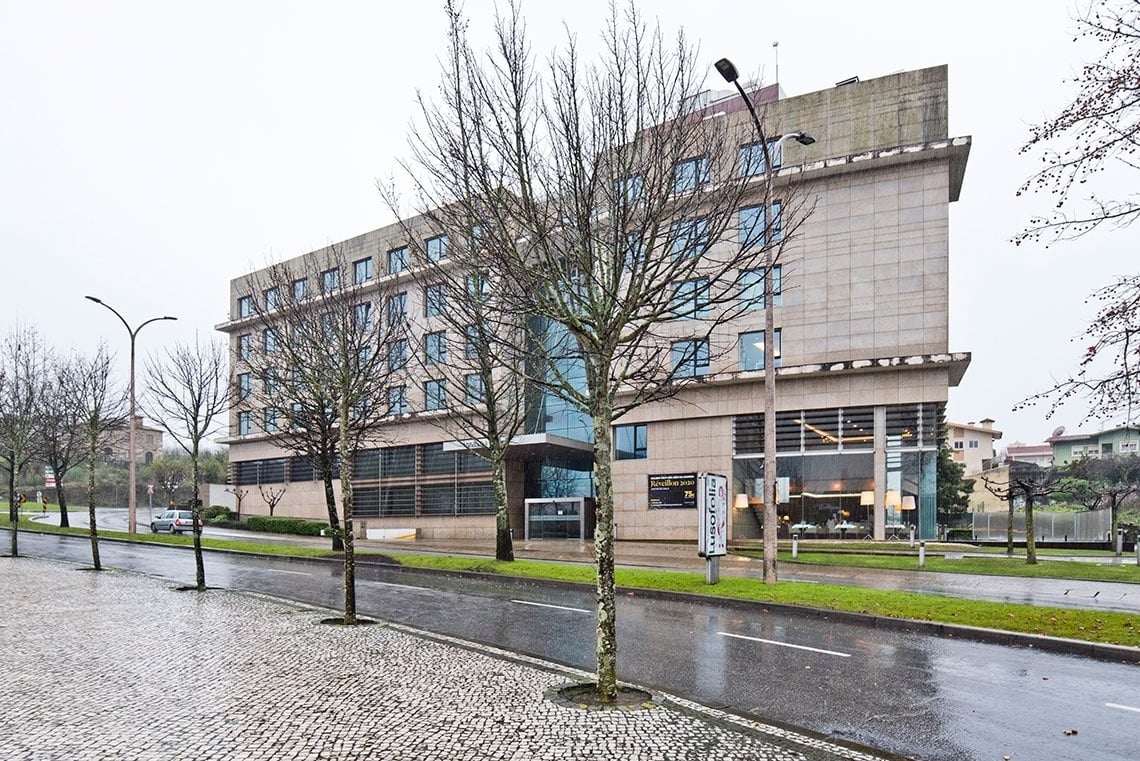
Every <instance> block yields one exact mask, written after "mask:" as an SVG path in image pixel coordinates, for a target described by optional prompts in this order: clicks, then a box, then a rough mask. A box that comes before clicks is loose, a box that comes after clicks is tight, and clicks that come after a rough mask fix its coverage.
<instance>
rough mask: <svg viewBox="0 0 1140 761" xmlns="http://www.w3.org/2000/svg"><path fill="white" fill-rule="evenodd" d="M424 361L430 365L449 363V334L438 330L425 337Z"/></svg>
mask: <svg viewBox="0 0 1140 761" xmlns="http://www.w3.org/2000/svg"><path fill="white" fill-rule="evenodd" d="M424 360H425V361H426V362H427V364H429V365H442V364H443V363H445V362H447V332H446V331H443V330H437V331H435V332H434V333H428V334H427V335H425V336H424Z"/></svg>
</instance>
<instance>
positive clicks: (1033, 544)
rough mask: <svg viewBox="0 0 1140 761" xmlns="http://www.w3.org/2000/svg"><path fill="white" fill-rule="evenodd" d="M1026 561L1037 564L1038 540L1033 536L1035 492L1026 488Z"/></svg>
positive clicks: (1028, 563)
mask: <svg viewBox="0 0 1140 761" xmlns="http://www.w3.org/2000/svg"><path fill="white" fill-rule="evenodd" d="M1025 563H1026V565H1037V540H1036V538H1034V536H1033V492H1032V490H1030V489H1026V490H1025Z"/></svg>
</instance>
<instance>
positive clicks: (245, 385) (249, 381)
mask: <svg viewBox="0 0 1140 761" xmlns="http://www.w3.org/2000/svg"><path fill="white" fill-rule="evenodd" d="M251 394H253V376H252V375H250V374H249V373H239V374H238V399H248V398H249V397H250V395H251Z"/></svg>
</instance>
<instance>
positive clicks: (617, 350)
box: [407, 4, 806, 702]
mask: <svg viewBox="0 0 1140 761" xmlns="http://www.w3.org/2000/svg"><path fill="white" fill-rule="evenodd" d="M448 10H449V14H450V29H451V51H450V56H451V63H450V66H449V67H448V69H447V71H446V74H445V77H444V80H445V81H444V84H443V87H442V88H441V94H440V96H439V101H438V102H433V101H428V100H427V99H424V100H423V102H422V105H423V122H424V123H423V125H422V126H421V127H420V128H419V129H418V130H417V131H416V133H415V136H414V137H413V154H414V155H413V158H412V160H411V161H410V162H409V164H408V166H407V169H408V174H409V175H410V176H411V178H412V181H413V182H415V183H416V190H417V196H418V198H419V200H420V203H421V205H422V207H423V209H422V213H423V214H425V216H427V217H429V218H431V219H432V220H433V222H435V223H436V224H437V225H439V226H441V227H443V229H445V230H447V231H448V234H449V235H454V236H456V237H457V238H458V239H460V240H464V239H466V238H467V237H468V236H471V237H473V238H475V239H476V241H477V245H466V246H457V247H455V250H454V258H455V259H456V266H457V267H458V269H459V270H460V271H462V272H469V273H479V272H489V273H493V275H494V277H495V279H496V285H497V287H498V288H499V289H500V291H501V294H502V298H503V299H504V300H506V302H505V306H504V308H503V309H502V311H503V312H504V313H511V314H514V315H518V316H520V317H522V318H526V319H527V320H529V321H530V324H531V326H532V340H531V341H530V342H529V346H528V349H530V350H531V351H532V352H534V353H535V354H536V355H537V357H536V359H537V361H535V362H533V363H532V364H533V366H534V367H535V368H536V370H535V371H534V372H531V373H529V374H528V380H529V381H530V382H531V383H533V384H538V385H539V386H540V387H541V388H542V389H544V390H546V391H548V392H551V393H554V394H557V395H559V396H560V397H562V398H563V399H565V400H567V401H569V402H570V403H571V404H573V405H574V406H575V407H577V408H578V409H579V410H582V411H583V412H585V413H587V414H588V415H589V416H590V417H591V418H592V421H593V446H594V478H595V493H596V523H597V527H596V529H595V535H594V547H595V559H596V563H597V599H598V612H597V645H596V655H597V687H598V698H599V700H600V701H602V702H612V701H614V700H615V699H616V694H617V642H616V626H615V613H616V610H615V604H614V535H613V485H612V476H611V470H610V465H611V458H612V445H611V444H612V442H611V428H612V425H613V423H614V421H615V420H618V419H620V418H621V417H622V416H623V415H625V414H627V413H628V412H630V411H631V410H633V409H635V408H637V407H638V406H640V405H643V404H645V403H647V402H649V401H654V400H659V399H663V398H666V397H670V396H673V395H676V394H677V393H679V392H680V391H681V390H682V389H684V388H685V387H687V386H689V385H690V384H693V383H695V382H698V380H699V378H700V376H701V375H703V374H704V373H706V372H707V371H708V368H709V367H710V365H711V363H713V362H716V361H717V360H718V359H719V358H720V357H721V356H723V355H724V354H726V353H728V352H730V351H732V350H733V349H734V348H735V340H736V338H735V336H733V338H732V339H731V340H729V339H727V338H725V337H724V334H726V333H727V331H720V332H718V330H717V329H718V328H719V327H721V326H723V325H724V324H725V323H726V322H728V321H730V320H732V319H734V318H735V317H736V316H738V314H739V312H740V310H742V309H745V308H747V306H742V304H747V298H746V296H745V294H746V293H747V292H748V290H749V287H750V286H752V285H753V282H752V280H751V278H752V277H753V276H754V273H756V272H758V271H763V268H764V266H765V265H767V266H773V265H774V264H775V262H776V261H777V259H778V254H779V251H780V250H781V249H782V247H783V246H784V244H785V242H786V241H787V240H788V239H790V238H791V237H792V236H793V235H794V234H795V232H796V231H797V229H798V227H799V225H800V224H802V221H803V219H804V215H805V213H806V208H805V206H806V205H805V204H804V203H803V201H802V200H800V199H797V198H796V197H795V196H794V194H793V193H792V192H791V188H790V187H785V188H784V190H785V191H787V192H785V193H784V194H783V195H782V199H781V200H782V205H781V206H780V207H777V206H776V205H775V204H774V203H771V202H770V199H771V198H772V197H773V196H772V188H771V187H770V182H768V181H766V180H767V179H769V178H770V175H769V178H763V177H762V178H756V177H751V176H748V175H749V174H750V173H748V172H741V171H740V166H739V163H738V161H739V151H738V147H739V146H740V145H741V144H742V143H751V142H753V141H755V139H756V135H755V132H754V128H753V125H751V124H741V125H740V127H739V130H736V128H734V127H732V125H733V124H734V122H731V121H730V120H729V119H726V118H720V117H718V116H717V115H716V114H712V113H706V111H704V110H701V109H699V108H696V107H695V106H694V100H693V98H692V96H693V95H695V94H696V93H698V92H699V91H700V90H701V89H702V87H701V82H702V80H703V78H704V70H703V67H700V66H699V65H698V63H697V60H696V57H695V55H694V52H693V49H692V47H691V46H690V45H689V44H688V43H687V41H686V40H685V39H684V37H683V35H682V36H679V37H678V39H677V40H676V41H675V42H674V43H667V42H666V40H665V39H664V37H663V35H662V34H661V33H660V31H659V30H649V29H648V28H647V27H646V25H645V24H644V23H643V22H642V20H641V19H640V18H639V16H638V14H637V12H636V10H635V9H634V8H633V7H632V5H631V6H629V7H628V9H627V10H625V12H624V15H623V14H622V13H621V12H619V11H618V10H617V9H616V8H614V9H613V10H612V12H611V16H610V19H609V22H608V24H607V26H606V29H605V33H604V39H605V42H606V50H605V53H604V54H603V60H602V61H601V62H600V63H598V64H597V65H595V66H585V65H583V64H582V63H581V62H580V61H579V58H578V53H577V50H576V48H575V45H574V42H573V40H571V41H569V42H568V43H567V46H566V48H565V50H564V51H563V52H561V53H557V54H555V56H554V57H553V59H552V60H551V61H550V63H549V66H548V68H545V69H544V68H542V67H540V66H536V65H535V62H534V61H533V58H532V56H531V53H530V50H529V47H528V43H527V40H526V35H525V31H524V29H523V23H522V20H521V18H520V13H519V9H518V7H517V5H514V4H512V5H511V6H510V9H509V12H508V13H507V15H506V16H504V17H501V18H499V19H498V21H497V25H496V32H497V37H496V47H495V50H494V51H493V52H492V53H491V54H490V55H489V56H483V55H478V54H476V53H475V52H474V51H472V50H471V49H470V47H469V45H468V43H467V41H466V39H465V31H464V29H465V21H464V20H463V18H462V16H461V14H460V13H459V12H458V11H457V10H456V8H455V7H454V5H452V4H449V9H448ZM745 208H748V209H751V210H753V211H752V213H750V214H748V215H747V219H748V221H747V222H746V223H743V222H742V223H741V224H739V225H738V219H742V218H744V215H742V214H741V213H740V212H741V210H742V209H745ZM741 228H742V229H741ZM738 232H739V233H740V238H739V239H738V238H737V233H738ZM729 239H731V243H729V242H728V241H729ZM508 304H509V305H508Z"/></svg>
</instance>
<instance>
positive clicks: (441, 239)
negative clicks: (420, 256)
mask: <svg viewBox="0 0 1140 761" xmlns="http://www.w3.org/2000/svg"><path fill="white" fill-rule="evenodd" d="M426 243H427V256H428V259H429V260H430V261H433V262H441V261H443V260H444V259H446V258H447V236H446V235H437V236H436V237H434V238H428V239H427V241H426Z"/></svg>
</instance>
